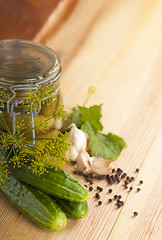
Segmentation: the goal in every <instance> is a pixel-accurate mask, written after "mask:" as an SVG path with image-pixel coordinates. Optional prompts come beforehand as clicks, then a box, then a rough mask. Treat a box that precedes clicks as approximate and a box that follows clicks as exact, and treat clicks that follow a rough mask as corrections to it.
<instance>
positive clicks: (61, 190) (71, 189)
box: [9, 162, 89, 202]
mask: <svg viewBox="0 0 162 240" xmlns="http://www.w3.org/2000/svg"><path fill="white" fill-rule="evenodd" d="M29 164H30V163H29V162H28V163H24V164H23V165H22V166H21V167H20V168H18V167H13V166H12V165H11V164H9V171H10V172H11V173H12V175H14V176H15V177H17V178H19V179H20V180H22V181H23V182H26V183H28V184H30V185H31V186H33V187H35V188H37V189H39V190H41V191H43V192H45V193H48V194H50V195H52V196H54V197H58V198H63V199H66V200H69V201H73V202H82V201H85V200H87V199H88V198H89V193H88V190H87V188H86V187H85V186H84V185H83V184H82V183H81V182H80V181H78V180H77V179H76V178H75V177H73V176H72V175H71V174H69V173H68V172H66V171H64V170H62V169H60V168H59V167H57V168H56V167H54V166H53V167H48V168H46V171H45V172H44V173H42V174H40V175H39V174H35V173H33V171H32V167H31V166H29Z"/></svg>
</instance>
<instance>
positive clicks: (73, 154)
mask: <svg viewBox="0 0 162 240" xmlns="http://www.w3.org/2000/svg"><path fill="white" fill-rule="evenodd" d="M78 155H79V152H78V151H77V149H76V147H75V146H74V145H71V146H70V148H69V150H68V151H67V152H66V159H67V160H70V161H72V162H76V159H77V157H78Z"/></svg>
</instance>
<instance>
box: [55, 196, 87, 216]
mask: <svg viewBox="0 0 162 240" xmlns="http://www.w3.org/2000/svg"><path fill="white" fill-rule="evenodd" d="M55 200H56V202H57V203H58V205H59V206H60V207H61V208H62V210H63V212H64V213H65V214H66V215H67V216H68V217H71V218H76V219H79V218H83V217H85V216H86V215H87V213H88V204H87V201H83V202H71V201H68V200H65V199H59V198H55Z"/></svg>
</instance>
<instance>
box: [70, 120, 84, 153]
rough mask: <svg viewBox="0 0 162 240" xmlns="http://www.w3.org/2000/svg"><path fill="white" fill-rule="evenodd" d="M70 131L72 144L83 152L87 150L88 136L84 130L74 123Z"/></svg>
mask: <svg viewBox="0 0 162 240" xmlns="http://www.w3.org/2000/svg"><path fill="white" fill-rule="evenodd" d="M69 133H70V135H71V141H72V144H73V145H74V146H75V147H76V149H77V151H78V152H81V151H82V150H85V149H86V147H87V137H86V135H85V133H84V132H83V131H82V130H80V129H78V128H77V127H76V125H75V123H72V125H71V129H70V132H69Z"/></svg>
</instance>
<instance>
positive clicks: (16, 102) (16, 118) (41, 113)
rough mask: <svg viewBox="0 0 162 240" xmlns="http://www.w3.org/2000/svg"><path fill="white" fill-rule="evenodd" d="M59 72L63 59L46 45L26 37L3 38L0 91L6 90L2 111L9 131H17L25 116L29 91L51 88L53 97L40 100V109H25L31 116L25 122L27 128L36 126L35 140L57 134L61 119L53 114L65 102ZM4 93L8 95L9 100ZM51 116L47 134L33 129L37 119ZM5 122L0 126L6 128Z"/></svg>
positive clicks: (0, 105)
mask: <svg viewBox="0 0 162 240" xmlns="http://www.w3.org/2000/svg"><path fill="white" fill-rule="evenodd" d="M60 74H61V66H60V60H59V58H58V56H57V54H56V53H55V52H54V51H53V50H52V49H50V48H48V47H47V46H45V45H43V44H40V43H36V42H33V41H26V40H3V41H0V91H3V92H4V93H5V94H2V95H1V101H0V111H1V113H2V114H3V117H4V120H5V122H6V123H7V126H8V127H9V129H10V131H12V132H13V133H14V131H15V126H16V124H17V123H19V122H20V121H21V119H22V118H25V116H24V112H25V107H26V106H25V105H26V104H25V101H26V98H27V95H28V93H29V91H30V90H33V91H37V90H40V91H41V90H42V89H45V88H47V87H48V88H51V89H54V91H53V93H52V95H53V96H52V98H50V100H49V101H46V103H45V104H42V102H40V104H41V108H40V109H36V110H33V111H32V112H31V113H29V112H25V113H26V114H27V115H30V117H29V116H28V118H27V120H26V122H25V124H26V128H27V129H31V128H33V130H32V131H31V133H30V134H32V138H33V139H34V138H35V137H40V136H43V137H53V136H56V135H57V132H58V130H59V128H61V123H60V124H58V123H57V124H56V120H58V119H55V118H52V117H53V114H54V112H55V111H56V110H57V107H58V106H59V105H60V104H62V98H61V94H60V87H59V78H60ZM3 95H4V96H3ZM5 95H8V98H7V99H6V97H5ZM46 98H47V97H46ZM33 104H34V103H33ZM33 109H34V108H33ZM48 118H51V119H50V120H49V121H48V125H49V130H48V131H47V132H46V133H44V134H42V133H40V132H38V131H37V129H36V128H34V126H35V122H36V121H37V120H39V119H41V120H42V119H43V120H46V119H48ZM2 122H3V121H0V129H1V130H3V131H5V130H6V127H5V125H4V123H2Z"/></svg>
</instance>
